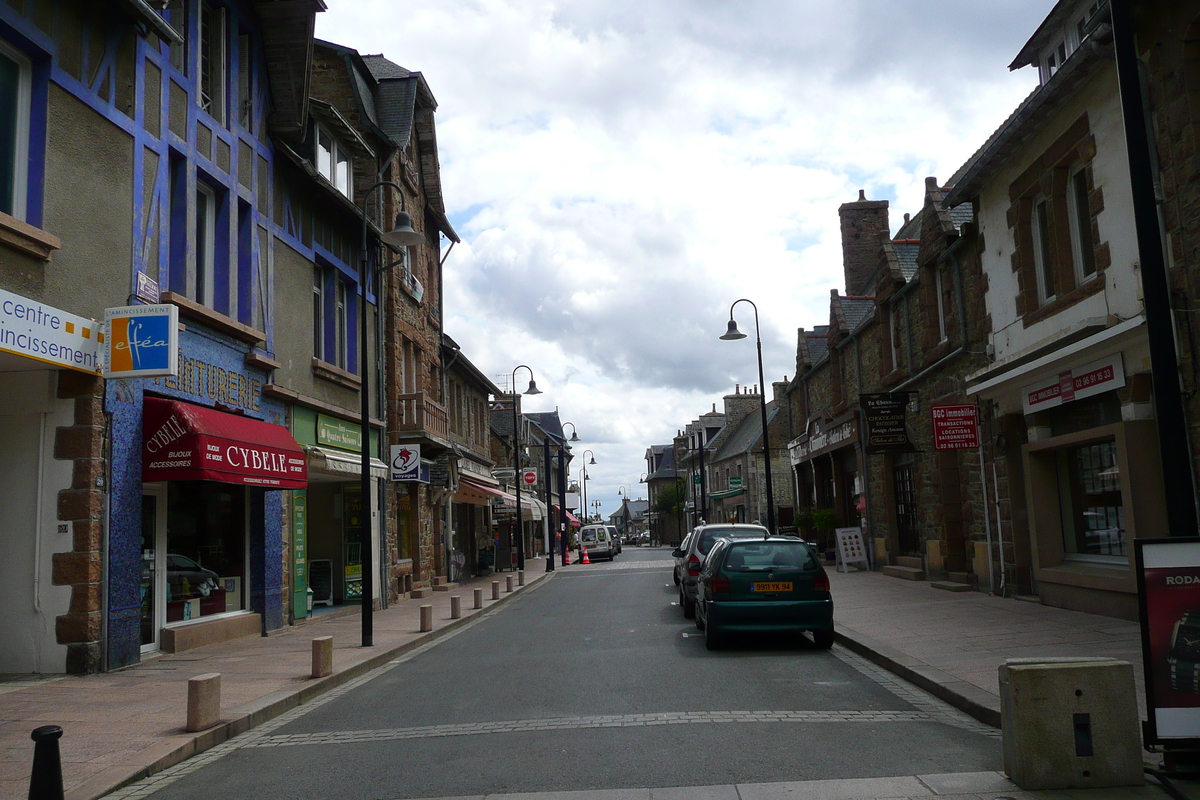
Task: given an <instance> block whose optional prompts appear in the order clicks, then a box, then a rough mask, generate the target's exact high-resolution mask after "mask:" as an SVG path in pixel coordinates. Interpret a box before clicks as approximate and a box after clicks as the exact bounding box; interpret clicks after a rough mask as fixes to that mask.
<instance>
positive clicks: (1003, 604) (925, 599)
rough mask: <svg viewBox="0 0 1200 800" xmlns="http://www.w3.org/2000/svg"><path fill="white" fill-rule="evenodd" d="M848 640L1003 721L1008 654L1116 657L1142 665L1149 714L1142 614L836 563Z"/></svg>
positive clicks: (1138, 668)
mask: <svg viewBox="0 0 1200 800" xmlns="http://www.w3.org/2000/svg"><path fill="white" fill-rule="evenodd" d="M828 572H829V581H830V588H831V590H832V592H833V608H834V612H833V614H834V624H835V627H836V629H837V638H838V641H839V642H840V643H841V644H842V645H844V646H845V647H848V648H849V649H851V650H854V651H855V652H857V653H859V654H861V655H863V656H865V657H867V658H869V659H870V660H872V661H874V662H875V663H877V664H879V665H880V666H883V667H886V668H887V669H889V670H891V671H892V672H895V673H897V674H898V675H900V676H901V677H902V678H904V679H906V680H908V681H910V682H911V683H915V684H916V685H918V686H920V687H921V688H922V689H925V690H926V691H928V692H930V693H931V694H934V695H936V696H937V697H939V698H941V699H942V700H945V701H947V702H949V703H951V704H952V705H955V706H957V707H958V708H960V709H961V710H963V711H966V712H967V713H968V714H971V715H972V716H974V717H975V718H976V719H978V720H980V721H982V722H986V723H987V724H989V725H993V726H995V727H1000V688H999V677H998V674H997V668H998V667H999V666H1000V665H1001V664H1003V663H1004V660H1005V659H1007V658H1030V657H1034V656H1109V657H1111V658H1119V659H1121V660H1123V661H1128V662H1130V663H1131V664H1133V666H1134V670H1133V674H1134V681H1135V683H1136V686H1137V692H1138V708H1139V710H1141V711H1142V713H1143V716H1144V715H1145V706H1146V702H1145V682H1144V680H1143V675H1142V640H1141V631H1140V628H1139V626H1138V623H1136V622H1127V621H1125V620H1120V619H1115V618H1113V617H1102V616H1098V615H1096V614H1084V613H1082V612H1079V611H1067V610H1064V609H1061V608H1052V607H1050V606H1044V605H1041V604H1039V603H1033V602H1027V601H1024V600H1016V599H1013V598H999V597H992V596H990V595H986V594H983V593H981V592H947V591H945V590H943V589H935V588H933V587H932V586H930V584H929V582H927V581H906V580H901V579H898V578H892V577H888V576H886V575H884V574H883V573H881V572H857V571H854V570H853V569H852V570H851V571H850V572H849V573H841V572H838V571H836V570H835V569H834V568H832V567H830V568H828Z"/></svg>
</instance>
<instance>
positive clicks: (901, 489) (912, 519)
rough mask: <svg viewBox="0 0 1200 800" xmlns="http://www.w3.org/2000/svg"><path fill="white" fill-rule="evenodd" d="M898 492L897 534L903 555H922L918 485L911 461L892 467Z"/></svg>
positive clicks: (893, 478)
mask: <svg viewBox="0 0 1200 800" xmlns="http://www.w3.org/2000/svg"><path fill="white" fill-rule="evenodd" d="M892 482H893V486H894V488H895V492H896V534H897V537H898V539H899V541H898V545H899V549H900V554H901V555H906V556H908V555H920V554H921V541H920V537H919V536H918V534H917V487H916V478H915V470H914V469H913V464H912V462H911V461H909V462H907V463H904V464H897V465H896V466H894V467H893V468H892Z"/></svg>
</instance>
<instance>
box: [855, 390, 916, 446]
mask: <svg viewBox="0 0 1200 800" xmlns="http://www.w3.org/2000/svg"><path fill="white" fill-rule="evenodd" d="M908 398H909V393H908V392H887V393H884V394H860V395H859V396H858V403H859V406H860V407H861V408H862V410H863V419H864V420H865V422H866V428H867V436H866V444H865V446H864V448H863V449H864V450H865V451H866V452H868V453H890V452H895V451H908V450H912V449H914V448H913V444H912V442H911V441H909V438H908V429H907V427H906V425H905V415H904V412H905V408H906V407H907V406H908Z"/></svg>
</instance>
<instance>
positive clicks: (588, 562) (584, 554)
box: [579, 547, 592, 564]
mask: <svg viewBox="0 0 1200 800" xmlns="http://www.w3.org/2000/svg"><path fill="white" fill-rule="evenodd" d="M581 550H582V552H583V561H580V562H579V563H580V564H590V563H592V560H591V559H590V558H588V557H587V548H586V547H584V548H581Z"/></svg>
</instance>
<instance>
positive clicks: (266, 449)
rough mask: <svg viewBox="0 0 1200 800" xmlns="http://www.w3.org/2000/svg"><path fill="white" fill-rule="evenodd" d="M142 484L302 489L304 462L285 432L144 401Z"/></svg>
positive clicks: (179, 404)
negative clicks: (216, 483)
mask: <svg viewBox="0 0 1200 800" xmlns="http://www.w3.org/2000/svg"><path fill="white" fill-rule="evenodd" d="M142 480H143V481H146V482H152V481H220V482H221V483H240V484H245V485H247V486H263V487H267V488H271V489H303V488H304V487H306V486H308V459H307V457H306V456H305V453H304V449H303V448H302V447H301V446H300V445H299V444H297V443H296V440H295V439H293V438H292V435H291V434H290V433H289V432H288V430H287V428H285V427H283V426H282V425H272V424H271V423H269V422H263V421H262V420H257V419H251V418H250V417H243V416H240V415H238V414H227V413H225V412H224V411H217V410H215V409H212V408H204V407H203V406H195V405H192V404H191V403H182V402H179V401H177V400H163V399H160V398H157V397H147V398H145V400H144V401H143V411H142Z"/></svg>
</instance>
